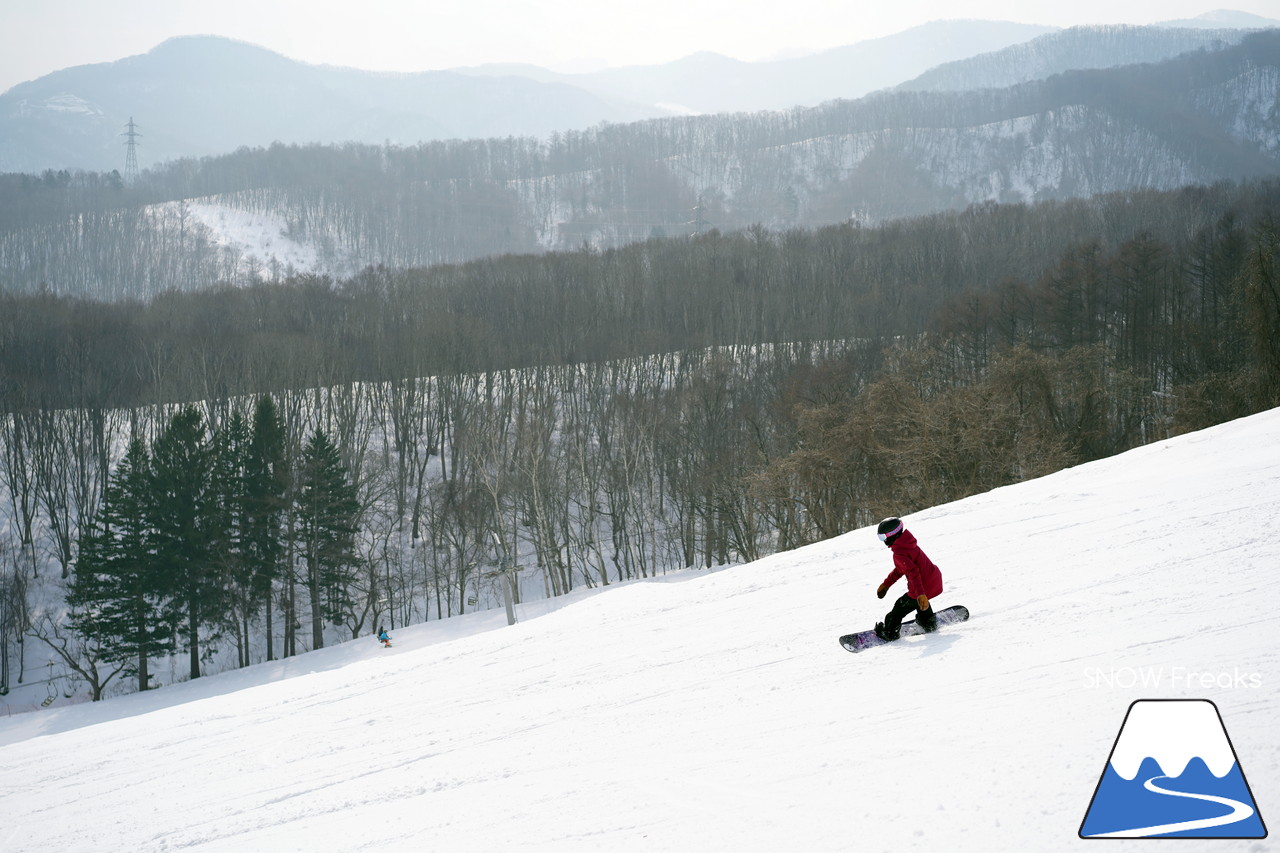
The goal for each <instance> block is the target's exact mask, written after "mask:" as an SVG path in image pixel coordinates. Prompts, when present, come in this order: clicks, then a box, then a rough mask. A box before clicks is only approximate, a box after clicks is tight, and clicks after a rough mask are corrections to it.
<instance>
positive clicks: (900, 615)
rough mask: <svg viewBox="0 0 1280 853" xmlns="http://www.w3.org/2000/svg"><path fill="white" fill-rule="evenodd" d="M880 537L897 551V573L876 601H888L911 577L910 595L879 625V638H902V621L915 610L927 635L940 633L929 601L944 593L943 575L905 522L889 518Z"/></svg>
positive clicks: (879, 531) (878, 532)
mask: <svg viewBox="0 0 1280 853" xmlns="http://www.w3.org/2000/svg"><path fill="white" fill-rule="evenodd" d="M876 535H877V536H879V537H880V541H881V542H883V543H884V544H885V545H886V546H887V547H888V548H890V549H892V550H893V571H891V572H889V576H888V577H887V578H885V579H884V583H882V584H880V586H879V587H878V588H877V589H876V598H884V597H885V594H886V593H887V592H888V591H889V587H891V586H893V585H894V584H895V583H897V581H898V578H900V577H902V576H904V575H905V576H906V578H907V594H906V595H904V596H902V597H901V598H899V599H898V600H897V601H895V602H894V603H893V609H892V610H890V611H889V612H888V613H887V614H885V617H884V621H883V622H877V623H876V628H875V631H876V636H877V637H879V638H880V639H882V640H896V639H898V632H899V631H900V630H901V628H902V620H903V619H904V618H906V616H907V614H908V613H911V612H913V611H916V612H917V613H916V624H918V625H919V626H920V627H921V628H923V629H924V630H925V631H926V632H929V631H934V630H936V629H937V627H938V621H937V619H936V617H934V615H933V606H932V605H931V604H929V599H931V598H933V597H934V596H937V595H940V594H941V593H942V572H941V571H940V570H939V569H938V567H937V566H935V565H934V564H933V561H932V560H930V559H929V558H928V557H927V556H925V553H924V551H921V550H920V546H919V545H918V544H917V543H916V537H914V536H912V535H911V531H910V530H907V529H906V527H904V526H903V524H902V519H900V518H886V519H885V520H884V521H882V522H880V526H879V528H877V529H876Z"/></svg>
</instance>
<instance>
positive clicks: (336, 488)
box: [297, 429, 360, 649]
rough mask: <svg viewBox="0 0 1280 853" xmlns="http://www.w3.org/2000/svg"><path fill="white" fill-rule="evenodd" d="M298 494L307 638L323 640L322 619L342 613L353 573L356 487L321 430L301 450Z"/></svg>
mask: <svg viewBox="0 0 1280 853" xmlns="http://www.w3.org/2000/svg"><path fill="white" fill-rule="evenodd" d="M300 479H301V483H300V486H301V488H300V491H299V494H298V507H297V514H298V536H299V544H300V547H301V549H302V556H303V560H304V561H305V563H306V571H307V590H308V592H309V594H310V599H311V639H312V643H313V647H314V648H317V649H318V648H322V647H323V646H324V632H323V629H324V621H323V620H324V619H329V620H330V621H337V620H340V619H342V618H343V617H344V616H345V615H346V613H347V612H348V611H349V610H350V607H351V591H350V587H351V583H352V581H353V580H354V579H355V572H354V569H355V562H356V559H355V535H356V518H357V515H358V513H359V510H360V506H359V503H358V502H357V500H356V489H355V486H354V485H352V484H351V483H350V482H349V480H348V477H347V471H346V467H345V466H344V465H343V464H342V458H341V457H340V456H339V455H338V449H337V447H335V446H334V444H333V442H332V441H330V440H329V437H328V436H327V435H325V433H324V431H323V430H319V429H317V430H316V431H315V433H314V434H313V435H312V436H311V440H310V441H309V442H307V446H306V449H305V450H304V451H303V459H302V467H301V472H300Z"/></svg>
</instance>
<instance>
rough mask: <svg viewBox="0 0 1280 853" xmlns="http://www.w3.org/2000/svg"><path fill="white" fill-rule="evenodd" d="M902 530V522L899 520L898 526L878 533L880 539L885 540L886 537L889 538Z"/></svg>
mask: <svg viewBox="0 0 1280 853" xmlns="http://www.w3.org/2000/svg"><path fill="white" fill-rule="evenodd" d="M901 532H902V522H901V521H899V522H898V526H897V527H895V528H893V529H892V530H890V531H889V532H888V533H877V534H876V535H877V536H879V537H880V541H881V542H883V541H885V540H886V539H888V538H889V537H890V536H897V535H898V534H899V533H901Z"/></svg>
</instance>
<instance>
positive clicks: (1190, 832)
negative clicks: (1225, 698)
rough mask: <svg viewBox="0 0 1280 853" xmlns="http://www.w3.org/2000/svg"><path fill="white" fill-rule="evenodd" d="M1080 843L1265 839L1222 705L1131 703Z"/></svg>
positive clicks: (1206, 702)
mask: <svg viewBox="0 0 1280 853" xmlns="http://www.w3.org/2000/svg"><path fill="white" fill-rule="evenodd" d="M1080 837H1081V838H1266V837H1267V828H1266V826H1265V825H1264V824H1263V823H1262V815H1260V814H1259V813H1258V805H1257V803H1255V802H1254V799H1253V794H1252V792H1250V790H1249V783H1248V782H1247V781H1245V778H1244V773H1243V772H1242V771H1241V769H1240V762H1239V761H1238V760H1237V759H1236V751H1235V747H1233V746H1232V745H1231V739H1230V738H1229V737H1228V736H1227V727H1226V726H1225V725H1223V723H1222V715H1221V714H1219V713H1218V706H1217V705H1215V704H1213V702H1210V701H1209V700H1207V699H1139V700H1138V701H1136V702H1134V703H1133V704H1132V705H1130V706H1129V711H1128V713H1126V714H1125V718H1124V722H1123V723H1122V724H1121V725H1120V734H1119V735H1117V736H1116V742H1115V745H1114V746H1112V747H1111V756H1110V758H1108V760H1107V766H1106V768H1104V769H1103V771H1102V778H1101V779H1099V780H1098V787H1097V788H1096V789H1095V790H1094V792H1093V800H1092V802H1090V803H1089V811H1088V812H1087V813H1086V814H1085V816H1084V822H1083V823H1082V824H1080Z"/></svg>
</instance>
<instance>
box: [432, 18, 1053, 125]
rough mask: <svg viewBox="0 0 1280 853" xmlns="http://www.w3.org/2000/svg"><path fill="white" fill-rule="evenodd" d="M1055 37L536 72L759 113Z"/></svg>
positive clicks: (909, 42)
mask: <svg viewBox="0 0 1280 853" xmlns="http://www.w3.org/2000/svg"><path fill="white" fill-rule="evenodd" d="M1055 30H1056V28H1055V27H1046V26H1039V25H1034V24H1018V23H1011V22H1008V21H971V20H951V21H934V22H932V23H928V24H922V25H921V26H918V27H912V28H911V29H909V30H905V31H903V32H900V33H895V34H894V35H890V36H885V37H883V38H876V39H869V40H867V41H863V42H859V43H857V44H853V45H848V46H846V47H838V48H832V49H830V50H824V51H820V52H818V53H814V54H810V55H807V56H802V57H798V58H795V59H780V60H770V61H762V62H742V61H740V60H737V59H731V58H729V57H727V56H721V55H719V54H716V53H705V52H704V53H696V54H693V55H692V56H687V57H684V58H683V59H679V60H676V61H675V62H670V63H666V64H664V65H649V66H632V67H626V68H609V69H605V70H603V71H596V72H592V73H589V74H553V73H551V72H547V71H543V70H540V69H539V70H536V71H534V72H533V73H536V74H538V77H537V79H540V80H547V81H551V80H555V81H559V82H563V83H569V84H572V85H574V86H578V87H580V88H582V89H586V90H588V91H592V92H598V93H601V94H605V95H609V96H613V97H617V98H622V99H625V100H627V101H630V102H635V103H642V104H649V105H652V106H662V107H665V108H667V109H669V110H672V111H675V112H678V113H693V114H702V113H723V112H756V111H760V110H780V109H789V108H791V107H797V106H816V105H817V104H820V103H822V102H824V101H829V100H833V99H836V98H846V99H854V98H860V97H862V96H863V95H866V94H868V93H869V92H873V91H876V90H877V89H883V88H887V87H890V86H894V85H897V84H898V83H901V82H902V81H904V80H909V79H911V78H913V77H915V76H917V75H918V74H920V73H921V72H923V71H925V70H926V69H928V68H931V67H933V66H935V65H937V64H938V63H939V62H948V61H951V60H958V59H963V58H966V57H971V56H975V55H980V54H983V53H987V52H989V51H994V50H999V49H1001V48H1005V47H1008V46H1009V45H1014V44H1019V43H1021V42H1024V41H1027V40H1028V39H1031V38H1034V37H1036V36H1039V35H1043V34H1045V33H1048V32H1053V31H1055ZM457 70H458V71H460V72H462V73H470V74H477V75H487V74H505V73H509V72H510V71H512V70H513V69H512V68H511V67H510V66H480V67H478V68H472V69H465V68H464V69H457Z"/></svg>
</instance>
